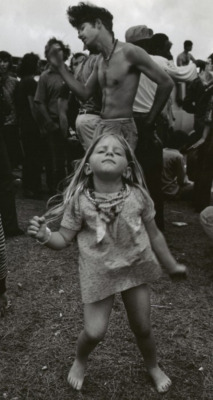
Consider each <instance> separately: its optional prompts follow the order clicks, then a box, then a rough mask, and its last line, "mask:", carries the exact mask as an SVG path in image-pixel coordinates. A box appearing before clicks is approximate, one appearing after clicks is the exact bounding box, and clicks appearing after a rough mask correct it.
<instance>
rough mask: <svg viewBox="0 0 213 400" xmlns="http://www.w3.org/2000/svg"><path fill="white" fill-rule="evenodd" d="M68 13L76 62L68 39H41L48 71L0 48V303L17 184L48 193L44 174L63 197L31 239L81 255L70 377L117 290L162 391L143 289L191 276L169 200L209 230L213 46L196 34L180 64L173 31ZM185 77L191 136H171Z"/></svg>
mask: <svg viewBox="0 0 213 400" xmlns="http://www.w3.org/2000/svg"><path fill="white" fill-rule="evenodd" d="M67 16H68V19H69V22H70V23H71V25H72V26H73V27H74V28H76V29H77V31H78V36H79V38H80V39H81V40H82V42H83V44H84V50H87V53H85V52H79V53H75V54H73V55H72V56H71V61H70V64H69V66H68V63H67V60H68V59H69V57H70V55H71V50H70V47H69V46H68V45H65V44H64V43H63V42H62V41H61V40H59V39H56V38H54V37H53V38H50V39H49V40H48V42H47V44H46V45H45V57H46V60H47V64H46V67H45V70H44V71H43V72H41V71H40V58H39V56H38V55H36V54H34V53H32V52H31V53H27V54H25V55H24V57H23V58H22V60H21V62H20V65H19V67H18V70H17V77H16V76H14V74H12V73H11V66H12V56H11V55H10V54H9V53H8V52H6V51H0V214H1V218H2V223H1V224H0V311H1V313H2V314H3V313H4V311H5V305H6V302H7V298H6V295H5V293H6V256H5V252H6V250H5V242H4V237H9V236H15V235H20V234H23V233H24V232H23V231H22V230H21V229H20V228H19V225H18V221H17V214H16V205H15V193H16V188H17V185H20V184H21V185H22V190H23V196H24V198H31V199H42V197H43V192H44V180H43V179H42V178H43V176H45V188H46V190H47V196H48V197H51V196H54V195H57V194H58V193H60V194H62V196H63V201H62V202H61V203H60V204H58V203H55V204H56V205H55V206H54V207H53V208H52V209H51V210H50V211H49V212H48V213H47V214H46V215H45V216H44V217H37V216H35V217H33V218H32V219H31V221H30V223H29V228H28V233H29V234H30V235H31V236H32V237H34V238H36V239H37V240H38V241H39V242H40V243H41V244H44V245H46V246H48V247H50V248H52V249H57V250H59V249H63V248H64V247H66V246H68V245H70V242H71V240H72V239H73V238H74V237H75V236H76V235H77V237H78V246H79V253H80V283H81V291H82V300H83V303H84V318H85V326H84V329H83V331H82V332H81V333H80V335H79V338H78V343H77V352H76V359H75V361H74V364H73V366H72V368H71V370H70V373H69V376H68V381H69V383H70V384H71V385H72V386H73V387H74V388H75V389H77V390H80V389H81V387H82V384H83V379H84V372H85V367H86V362H87V359H88V356H89V354H90V352H91V351H92V350H93V349H94V348H95V346H96V345H97V344H98V343H99V341H100V340H101V339H102V338H103V337H104V334H105V332H106V329H107V326H108V320H109V315H110V312H111V309H112V305H113V301H114V294H115V293H117V292H121V294H122V299H123V302H124V304H125V308H126V310H127V315H128V318H129V323H130V327H131V329H132V331H133V332H134V334H135V336H136V340H137V343H138V347H139V350H140V351H141V354H142V355H143V357H144V361H145V364H146V367H147V370H148V372H149V374H150V376H151V377H152V379H153V381H154V384H155V386H156V388H157V390H158V392H161V393H162V392H166V391H167V390H168V389H169V387H170V385H171V381H170V379H169V378H168V376H167V375H166V374H165V373H164V372H163V371H162V370H161V369H160V367H159V365H158V363H157V358H156V350H155V342H154V338H153V333H152V329H151V325H150V303H149V291H148V287H147V283H148V282H152V281H154V280H155V279H156V278H158V277H159V276H160V274H161V266H160V265H163V266H164V267H165V269H166V271H167V272H168V274H169V275H171V276H174V275H178V276H186V275H187V269H186V267H185V266H184V265H179V264H178V263H176V261H175V259H174V258H173V256H172V255H171V253H170V251H169V249H168V247H167V244H166V242H165V239H164V236H163V233H162V232H163V231H164V200H165V199H167V200H169V201H171V200H172V199H175V200H178V199H184V200H189V201H191V204H192V206H193V207H194V208H195V211H196V212H199V213H200V212H201V211H202V217H201V222H202V224H203V225H205V224H208V226H209V225H210V224H211V220H212V216H213V212H212V210H211V207H209V206H210V201H211V186H212V179H213V148H212V144H213V124H212V108H213V66H212V64H213V54H211V55H210V56H208V55H207V58H206V60H205V61H203V60H199V59H198V60H197V59H195V58H194V57H193V56H192V54H191V53H190V51H191V50H192V45H193V43H192V42H191V41H190V40H187V41H185V42H184V52H183V53H181V54H180V55H179V56H178V57H177V65H176V64H175V62H174V59H173V55H172V53H171V47H172V43H171V41H170V39H169V38H168V36H167V35H165V34H164V33H155V34H154V32H153V30H152V29H151V28H148V27H147V26H145V25H139V26H132V27H130V28H129V29H128V30H127V31H126V33H125V38H126V42H125V43H123V42H120V41H119V40H117V39H115V38H114V33H113V24H112V21H113V17H112V15H111V13H110V12H109V11H108V10H106V9H103V8H100V7H96V6H93V5H91V4H85V3H79V5H78V6H73V7H69V9H68V10H67ZM178 82H185V83H186V97H185V99H184V100H183V102H182V104H181V106H182V107H183V109H184V110H185V111H187V112H188V113H193V114H194V131H193V133H190V134H188V132H184V131H175V130H174V113H173V108H172V98H171V92H172V90H173V88H174V85H175V83H178ZM76 160H78V163H77V162H76ZM20 165H21V166H22V175H21V179H20V176H19V175H18V176H17V174H16V169H17V167H20ZM70 176H71V177H70ZM67 182H68V183H67ZM207 207H208V212H206V208H207ZM59 217H61V218H62V222H61V226H60V229H59V230H58V231H57V232H51V230H50V229H49V228H48V227H47V222H51V221H52V220H54V219H57V218H59ZM46 221H47V222H46ZM209 229H210V228H209ZM209 229H206V231H209ZM100 265H102V267H101V268H100ZM141 304H143V306H142V307H141ZM133 310H134V312H133Z"/></svg>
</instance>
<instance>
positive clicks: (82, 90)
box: [49, 45, 98, 101]
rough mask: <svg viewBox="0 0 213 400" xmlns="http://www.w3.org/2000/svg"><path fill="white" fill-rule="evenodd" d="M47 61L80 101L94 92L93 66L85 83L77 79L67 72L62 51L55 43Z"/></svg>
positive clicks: (95, 77) (95, 82)
mask: <svg viewBox="0 0 213 400" xmlns="http://www.w3.org/2000/svg"><path fill="white" fill-rule="evenodd" d="M49 62H50V64H51V65H52V67H54V69H55V70H56V71H57V72H58V73H59V74H60V75H61V77H62V79H63V80H64V81H65V82H66V84H67V85H68V86H69V88H70V89H71V91H72V92H73V93H74V94H75V95H76V96H77V97H78V98H79V99H80V100H82V101H86V100H88V99H89V98H90V97H91V96H92V95H93V93H94V92H95V90H96V88H97V85H98V72H97V67H96V66H95V67H94V69H93V72H92V74H91V76H90V78H89V79H88V82H87V83H86V85H83V84H82V83H81V82H79V81H77V80H76V79H75V77H74V75H73V74H71V73H70V72H69V70H68V69H67V67H66V65H65V64H64V61H63V52H62V50H61V49H60V47H58V46H57V45H55V46H53V49H52V50H51V52H50V54H49Z"/></svg>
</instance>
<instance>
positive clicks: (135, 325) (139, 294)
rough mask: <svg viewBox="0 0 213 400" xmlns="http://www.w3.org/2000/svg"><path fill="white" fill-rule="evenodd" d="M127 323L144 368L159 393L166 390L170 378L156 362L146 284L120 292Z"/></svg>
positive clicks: (169, 384)
mask: <svg viewBox="0 0 213 400" xmlns="http://www.w3.org/2000/svg"><path fill="white" fill-rule="evenodd" d="M122 298H123V302H124V305H125V308H126V311H127V315H128V319H129V324H130V327H131V329H132V331H133V332H134V334H135V337H136V340H137V344H138V347H139V349H140V351H141V354H142V356H143V358H144V362H145V365H146V368H147V370H148V372H149V374H150V376H151V378H152V379H153V381H154V384H155V386H156V389H157V391H158V392H159V393H164V392H166V391H167V390H168V389H169V387H170V386H171V380H170V379H169V378H168V376H167V375H165V374H164V372H163V371H162V370H161V369H160V367H159V366H158V364H157V356H156V346H155V340H154V336H153V332H152V328H151V324H150V309H151V307H150V294H149V288H148V286H147V285H140V286H136V287H134V288H131V289H129V290H126V291H125V292H122Z"/></svg>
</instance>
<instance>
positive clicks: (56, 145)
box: [34, 37, 70, 194]
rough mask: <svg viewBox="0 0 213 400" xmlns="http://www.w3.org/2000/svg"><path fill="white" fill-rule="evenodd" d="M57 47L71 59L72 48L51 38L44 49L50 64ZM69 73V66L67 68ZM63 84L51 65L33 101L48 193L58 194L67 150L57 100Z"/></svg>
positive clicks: (64, 59) (43, 75)
mask: <svg viewBox="0 0 213 400" xmlns="http://www.w3.org/2000/svg"><path fill="white" fill-rule="evenodd" d="M55 45H57V46H58V47H59V48H60V50H61V51H62V54H63V61H66V60H67V59H68V57H69V55H70V49H69V46H66V45H64V43H63V42H62V41H61V40H57V39H56V38H54V37H53V38H51V39H49V40H48V42H47V44H46V46H45V57H46V59H47V61H48V62H49V55H50V53H51V49H53V48H54V46H55ZM66 69H67V66H66ZM62 84H63V79H62V78H61V76H60V74H58V73H57V72H56V71H55V69H54V68H52V67H51V66H50V65H49V66H48V67H47V69H46V70H45V71H44V72H43V73H42V74H41V76H40V79H39V81H38V86H37V90H36V94H35V98H34V101H35V103H36V105H37V109H38V113H39V126H41V128H42V135H43V136H44V141H45V143H46V151H45V167H46V178H47V186H48V188H49V193H50V194H54V193H56V192H57V187H58V184H59V182H61V181H62V180H63V179H64V178H65V176H66V171H65V148H64V137H63V134H62V132H61V130H60V124H59V112H58V98H59V94H60V90H61V86H62Z"/></svg>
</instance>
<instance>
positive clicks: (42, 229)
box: [27, 216, 47, 242]
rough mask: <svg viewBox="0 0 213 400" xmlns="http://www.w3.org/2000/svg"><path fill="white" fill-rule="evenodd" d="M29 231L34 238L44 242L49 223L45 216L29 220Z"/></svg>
mask: <svg viewBox="0 0 213 400" xmlns="http://www.w3.org/2000/svg"><path fill="white" fill-rule="evenodd" d="M27 233H28V235H30V236H32V237H33V238H35V239H37V240H39V241H41V242H44V241H45V240H46V238H47V224H46V221H45V218H44V217H37V216H35V217H33V218H32V219H31V220H30V221H29V226H28V229H27Z"/></svg>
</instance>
